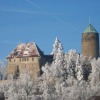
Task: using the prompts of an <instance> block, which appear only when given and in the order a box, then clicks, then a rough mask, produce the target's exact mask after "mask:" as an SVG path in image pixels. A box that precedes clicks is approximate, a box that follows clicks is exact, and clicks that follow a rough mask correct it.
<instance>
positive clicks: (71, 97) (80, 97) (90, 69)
mask: <svg viewBox="0 0 100 100" xmlns="http://www.w3.org/2000/svg"><path fill="white" fill-rule="evenodd" d="M52 54H53V55H54V58H53V62H52V63H46V64H45V66H43V67H42V71H43V74H42V75H41V76H40V77H39V78H38V80H36V81H34V80H32V79H31V77H30V75H29V74H28V72H27V71H26V72H25V73H20V76H19V79H17V80H14V79H12V80H7V82H2V83H1V84H0V93H4V96H5V97H7V98H8V100H93V98H92V97H94V96H100V58H98V59H95V58H94V59H92V58H91V57H90V58H88V59H87V58H86V57H82V56H81V55H80V54H78V53H77V52H76V50H69V51H68V52H67V53H64V52H63V47H62V44H61V42H60V41H59V40H58V39H56V41H55V43H54V45H53V51H52ZM4 66H6V65H5V64H3V62H1V63H0V68H1V70H0V78H1V79H6V67H4Z"/></svg>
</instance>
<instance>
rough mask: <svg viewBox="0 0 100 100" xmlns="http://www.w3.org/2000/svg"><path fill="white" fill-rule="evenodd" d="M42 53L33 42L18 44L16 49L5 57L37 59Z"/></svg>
mask: <svg viewBox="0 0 100 100" xmlns="http://www.w3.org/2000/svg"><path fill="white" fill-rule="evenodd" d="M43 55H44V54H43V52H42V51H41V50H40V49H39V47H38V46H37V45H36V44H35V43H34V42H28V43H20V44H18V45H17V47H16V48H15V49H14V50H13V51H12V52H11V53H10V54H9V55H8V56H7V58H13V57H15V56H16V57H25V56H27V57H37V56H43Z"/></svg>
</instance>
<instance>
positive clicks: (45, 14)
mask: <svg viewBox="0 0 100 100" xmlns="http://www.w3.org/2000/svg"><path fill="white" fill-rule="evenodd" d="M89 16H90V20H91V24H92V25H93V26H94V27H95V29H96V30H97V31H98V32H99V33H100V0H0V59H5V58H6V57H7V55H8V54H9V53H10V52H11V51H12V50H13V49H14V48H15V47H16V45H17V44H18V43H19V42H35V43H36V44H37V45H38V46H39V47H40V49H41V50H43V51H44V53H45V54H49V53H51V51H52V48H53V46H52V45H53V43H54V41H55V38H56V36H57V37H58V39H59V40H60V41H61V43H62V44H63V47H64V52H68V50H70V49H76V51H77V52H80V53H81V35H82V32H83V31H84V30H85V29H86V27H87V26H88V24H89Z"/></svg>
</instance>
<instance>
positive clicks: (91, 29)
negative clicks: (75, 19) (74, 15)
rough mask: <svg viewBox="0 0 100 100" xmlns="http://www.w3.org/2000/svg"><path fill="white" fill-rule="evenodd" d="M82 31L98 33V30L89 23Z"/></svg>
mask: <svg viewBox="0 0 100 100" xmlns="http://www.w3.org/2000/svg"><path fill="white" fill-rule="evenodd" d="M83 33H98V32H97V31H96V29H95V28H94V27H93V26H92V25H91V24H89V25H88V27H87V28H86V29H85V31H84V32H83Z"/></svg>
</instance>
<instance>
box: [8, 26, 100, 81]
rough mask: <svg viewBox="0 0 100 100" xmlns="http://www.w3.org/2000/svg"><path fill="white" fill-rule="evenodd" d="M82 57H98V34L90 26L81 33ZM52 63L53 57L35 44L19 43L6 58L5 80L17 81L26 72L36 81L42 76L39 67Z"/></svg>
mask: <svg viewBox="0 0 100 100" xmlns="http://www.w3.org/2000/svg"><path fill="white" fill-rule="evenodd" d="M82 56H86V57H88V58H89V57H92V58H94V57H95V58H98V57H99V34H98V32H97V31H96V30H95V28H94V27H93V26H92V25H91V24H89V26H88V27H87V28H86V30H85V31H84V32H83V33H82ZM52 61H53V55H44V53H43V52H42V51H41V50H40V49H39V47H38V46H37V45H36V44H35V43H20V44H18V46H17V47H16V48H15V49H14V50H13V51H12V52H11V53H10V54H9V55H8V57H7V62H8V70H7V71H8V72H7V73H8V75H7V78H8V79H12V78H13V79H17V78H18V77H19V76H20V73H24V72H25V71H27V72H28V73H29V74H30V76H31V77H32V78H33V79H35V80H36V79H37V78H38V77H39V76H40V75H41V74H42V71H41V67H42V66H43V65H44V64H45V63H46V62H49V63H51V62H52Z"/></svg>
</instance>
